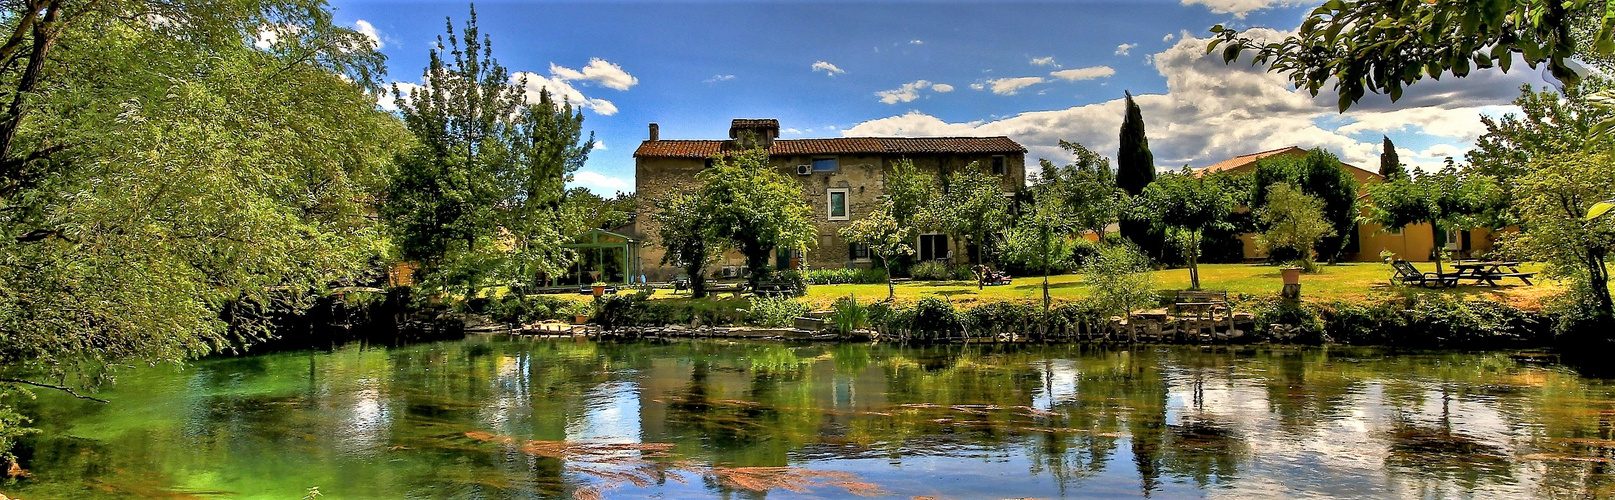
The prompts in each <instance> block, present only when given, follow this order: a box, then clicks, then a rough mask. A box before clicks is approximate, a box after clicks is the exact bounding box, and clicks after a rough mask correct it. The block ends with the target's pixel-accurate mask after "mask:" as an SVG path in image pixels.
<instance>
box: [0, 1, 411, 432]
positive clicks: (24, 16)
mask: <svg viewBox="0 0 1615 500" xmlns="http://www.w3.org/2000/svg"><path fill="white" fill-rule="evenodd" d="M8 7H14V8H16V10H12V11H10V14H9V15H7V16H5V17H4V18H3V20H0V29H3V30H4V31H6V32H7V33H8V34H9V35H10V36H9V40H13V41H15V42H16V43H8V44H6V45H5V46H4V47H3V48H0V61H5V62H6V63H5V64H3V65H0V106H5V107H6V110H7V111H6V112H5V113H4V115H3V116H0V165H3V168H0V206H3V209H0V371H3V372H4V373H3V374H0V378H4V379H5V380H7V381H8V383H7V384H6V387H8V388H10V387H16V384H18V383H23V382H15V381H20V380H26V381H27V382H28V383H40V384H46V385H58V386H63V387H66V388H74V387H78V388H83V387H87V386H93V385H94V384H95V383H97V382H99V381H102V380H104V379H105V378H107V377H109V376H110V373H111V370H112V368H113V367H114V366H118V365H128V364H148V363H163V362H172V363H179V362H183V361H185V360H187V359H190V358H193V357H196V356H199V355H203V354H206V353H210V352H215V351H218V350H221V349H228V348H231V347H233V346H237V345H241V344H242V343H245V342H250V341H251V340H252V339H257V338H261V337H263V336H265V335H267V334H268V333H269V325H268V324H267V322H266V321H265V320H264V318H265V317H266V315H267V314H269V313H270V312H274V311H287V310H296V309H298V308H299V307H301V306H303V305H306V304H307V303H308V302H309V300H308V299H309V298H310V297H313V296H316V295H317V294H318V293H319V292H320V291H321V290H323V289H325V288H326V287H327V286H329V285H332V284H342V283H350V284H355V283H367V282H368V280H370V279H374V276H372V275H367V270H370V269H374V268H375V266H374V263H375V262H377V261H378V259H379V256H380V255H381V253H382V252H383V251H384V247H385V245H384V243H385V239H384V238H383V237H382V235H381V232H380V231H379V229H378V228H377V227H376V226H375V224H374V223H373V222H372V221H371V220H370V219H369V218H368V217H367V214H368V213H369V212H370V208H369V205H368V204H369V203H370V202H371V201H373V200H375V199H377V197H378V195H379V193H380V191H381V186H382V185H383V183H384V178H385V174H386V171H387V169H388V167H389V165H390V161H391V158H392V156H393V155H394V154H395V153H397V152H398V151H399V148H400V147H407V146H408V145H409V144H410V137H409V135H408V134H407V133H406V132H405V131H404V130H403V128H402V127H401V126H400V125H399V124H398V122H397V120H396V119H395V118H394V117H392V116H389V115H387V114H386V113H384V112H381V111H378V110H376V109H375V96H374V94H371V93H369V90H373V89H375V88H376V87H377V85H376V82H375V78H376V77H377V76H379V75H380V74H382V70H381V64H382V62H383V58H382V56H381V55H380V54H379V53H377V52H375V51H374V47H373V46H372V45H371V42H370V41H369V39H368V38H367V37H365V36H364V35H363V34H360V33H358V32H355V31H353V30H349V29H345V28H341V27H338V26H335V25H334V24H332V21H331V15H330V12H329V11H328V9H327V6H326V5H325V4H324V3H323V2H320V1H267V2H265V1H225V2H191V1H178V2H144V1H127V2H68V1H63V0H41V1H29V2H18V3H16V4H8ZM265 26H272V27H275V29H274V31H276V32H277V33H278V36H275V37H267V36H264V34H265V33H264V31H263V27H265ZM254 42H258V43H259V44H260V45H261V47H255V46H254ZM108 75H116V77H115V78H108ZM7 390H10V389H7ZM0 413H5V412H0ZM0 419H4V420H6V423H14V422H15V420H14V419H8V418H6V417H5V416H4V415H0ZM0 427H5V425H0ZM0 441H3V439H0ZM5 444H7V443H3V442H0V448H4V447H5Z"/></svg>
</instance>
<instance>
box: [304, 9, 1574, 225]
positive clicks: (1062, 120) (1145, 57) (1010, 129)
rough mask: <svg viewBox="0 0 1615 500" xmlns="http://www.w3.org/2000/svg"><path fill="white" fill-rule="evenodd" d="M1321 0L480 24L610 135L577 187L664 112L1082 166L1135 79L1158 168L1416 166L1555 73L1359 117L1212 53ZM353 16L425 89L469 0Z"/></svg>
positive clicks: (618, 167) (611, 172) (627, 150)
mask: <svg viewBox="0 0 1615 500" xmlns="http://www.w3.org/2000/svg"><path fill="white" fill-rule="evenodd" d="M1312 3H1313V2H1305V3H1298V2H1295V1H1294V0H1181V3H1180V2H1178V1H1166V0H1150V1H1136V2H1098V1H1075V2H1040V3H1014V2H996V3H990V4H972V3H962V2H946V3H944V2H924V1H908V2H900V3H897V2H894V3H874V2H861V1H841V2H827V3H811V4H810V3H799V2H777V1H770V2H730V1H715V2H685V3H677V4H667V3H645V2H637V3H622V2H567V3H556V2H500V3H486V2H485V3H479V4H478V5H477V14H478V18H479V19H478V20H479V25H480V27H481V29H482V31H483V33H485V34H487V35H489V36H491V37H492V38H493V43H494V54H495V57H497V58H498V59H499V61H500V62H501V63H502V64H504V65H505V66H506V67H507V68H509V69H510V70H511V71H512V72H526V73H530V76H529V87H530V88H532V89H535V91H536V89H537V88H539V87H540V86H547V87H548V88H550V90H551V91H552V92H557V93H561V94H564V95H568V96H569V97H570V98H571V99H572V100H573V101H574V102H575V103H576V104H578V105H581V106H583V107H584V115H585V121H584V127H585V129H586V130H592V131H594V132H595V134H596V136H595V137H596V139H597V140H599V141H600V142H601V143H602V145H603V147H602V148H598V149H597V150H596V151H595V152H594V153H593V154H592V155H591V156H590V159H589V162H588V164H587V165H586V166H585V167H584V169H583V170H582V171H580V172H579V173H578V175H577V179H576V181H575V182H574V184H575V185H583V186H587V187H589V188H591V189H594V190H595V191H597V192H603V193H604V194H610V193H611V192H613V191H615V190H625V191H631V190H632V187H633V158H632V154H633V150H634V148H636V147H637V146H638V144H639V142H640V141H642V140H644V139H645V137H646V124H647V123H649V122H656V123H658V124H660V126H661V136H662V138H665V139H717V138H723V137H725V136H726V133H727V130H728V124H729V120H730V119H732V118H778V119H779V120H780V125H781V128H783V129H785V133H784V134H783V136H784V137H786V138H798V137H838V136H842V135H858V136H928V135H1008V136H1010V137H1011V138H1013V139H1015V140H1017V141H1020V142H1021V143H1022V144H1025V145H1026V146H1027V147H1028V148H1029V149H1030V150H1031V154H1030V155H1029V158H1028V162H1029V163H1030V162H1033V161H1035V159H1036V158H1040V157H1043V158H1050V159H1053V160H1056V161H1061V162H1063V161H1065V160H1067V157H1066V156H1065V155H1063V154H1061V152H1060V151H1059V150H1058V148H1057V147H1055V146H1056V144H1057V142H1058V140H1059V139H1066V140H1072V141H1076V142H1081V143H1083V144H1086V145H1089V146H1090V147H1092V148H1094V149H1095V150H1096V151H1100V152H1102V153H1106V154H1110V155H1114V152H1115V148H1116V135H1117V130H1118V127H1119V125H1120V121H1121V104H1120V98H1121V97H1122V92H1123V91H1124V90H1127V91H1131V92H1132V93H1133V94H1134V95H1135V96H1137V97H1138V100H1139V103H1140V105H1141V106H1142V107H1143V108H1144V116H1145V122H1146V124H1147V127H1148V130H1147V131H1148V134H1149V137H1150V142H1151V146H1152V149H1153V150H1154V151H1155V153H1156V159H1157V164H1158V165H1160V166H1163V167H1170V166H1179V165H1183V164H1189V165H1193V166H1203V165H1207V164H1210V163H1214V162H1216V161H1219V160H1222V159H1225V158H1227V157H1230V156H1234V155H1239V154H1244V153H1250V152H1255V151H1260V150H1265V149H1274V148H1278V147H1283V146H1289V145H1300V146H1303V147H1325V148H1327V149H1330V150H1331V151H1334V152H1335V153H1336V154H1338V155H1341V156H1342V158H1344V159H1346V160H1347V161H1348V162H1352V163H1355V164H1358V165H1362V166H1368V167H1370V168H1372V167H1373V165H1376V164H1377V163H1375V162H1377V159H1376V158H1377V155H1378V153H1379V144H1380V136H1381V135H1382V134H1388V135H1390V136H1391V137H1392V139H1393V140H1395V141H1396V142H1397V146H1398V149H1399V150H1400V151H1399V152H1400V153H1401V156H1402V158H1403V161H1405V162H1408V163H1413V164H1416V165H1436V164H1439V163H1440V161H1441V159H1442V158H1443V157H1445V156H1449V155H1458V156H1461V155H1462V152H1463V151H1465V150H1467V149H1468V148H1469V144H1471V143H1472V141H1473V140H1474V137H1475V136H1476V135H1478V134H1479V133H1481V132H1483V131H1484V130H1483V129H1482V128H1480V122H1479V119H1478V116H1479V115H1480V114H1481V113H1487V114H1493V115H1496V114H1501V113H1506V112H1509V111H1510V110H1511V109H1512V108H1511V107H1510V106H1508V103H1509V101H1510V100H1511V99H1512V98H1513V97H1514V95H1515V94H1517V88H1518V87H1519V85H1520V84H1521V83H1530V84H1534V85H1542V84H1543V82H1542V79H1541V77H1540V75H1539V72H1536V71H1532V70H1530V69H1529V68H1526V67H1525V66H1524V65H1523V64H1522V65H1517V68H1516V69H1515V71H1513V72H1511V73H1509V74H1507V75H1504V74H1501V73H1482V74H1478V75H1472V76H1471V77H1469V78H1465V79H1451V78H1448V79H1443V80H1442V81H1440V82H1430V83H1420V84H1417V85H1415V86H1414V87H1413V88H1412V89H1410V92H1409V93H1408V94H1407V95H1405V96H1404V98H1403V99H1402V100H1401V102H1398V103H1394V104H1393V103H1390V102H1389V101H1388V100H1387V99H1383V98H1375V97H1371V98H1369V99H1366V100H1365V102H1364V103H1363V104H1362V105H1360V106H1359V107H1358V108H1356V109H1354V110H1353V111H1350V112H1348V113H1346V114H1344V115H1340V114H1337V113H1335V111H1334V106H1333V100H1332V99H1330V98H1327V96H1324V97H1320V98H1318V99H1313V98H1310V97H1309V96H1306V95H1305V94H1302V93H1297V92H1295V91H1294V90H1293V89H1291V88H1289V87H1288V85H1287V84H1286V83H1285V81H1284V79H1283V78H1282V77H1281V76H1278V75H1273V74H1269V73H1265V72H1264V71H1262V70H1261V69H1260V68H1250V67H1249V66H1248V65H1246V64H1237V63H1236V64H1235V65H1232V66H1229V65H1223V64H1222V63H1221V61H1220V59H1218V58H1216V57H1215V56H1204V54H1203V53H1204V47H1205V41H1204V40H1203V38H1204V37H1205V36H1207V35H1206V34H1207V28H1209V27H1210V26H1212V25H1214V24H1219V23H1221V24H1226V25H1231V26H1235V27H1239V28H1242V29H1243V28H1254V29H1255V30H1256V31H1255V32H1253V33H1257V34H1267V35H1269V36H1279V35H1282V33H1283V32H1284V31H1286V30H1291V29H1293V28H1294V27H1295V26H1296V25H1297V24H1299V22H1300V19H1301V17H1302V16H1303V15H1304V13H1305V12H1306V11H1307V10H1308V9H1310V8H1311V7H1312V6H1313V5H1312ZM334 6H335V7H336V8H337V19H338V21H339V22H342V23H345V24H348V25H350V26H356V27H358V28H360V29H361V30H362V31H366V32H367V33H372V34H373V36H374V37H375V38H376V39H377V40H378V41H379V42H380V43H381V51H382V52H384V53H386V54H387V56H388V69H389V75H388V78H389V79H390V80H393V81H398V82H402V83H406V84H407V83H415V82H419V81H420V73H421V70H422V68H423V67H424V66H425V64H426V59H427V51H428V50H429V49H430V48H431V47H432V44H433V43H434V42H435V40H436V38H437V37H438V36H439V35H441V34H443V33H444V32H445V18H447V17H452V18H453V19H454V23H455V25H456V26H457V27H458V26H460V25H461V24H462V23H463V22H464V20H465V19H466V17H467V13H468V10H467V4H465V3H438V2H411V3H396V2H371V1H336V2H334Z"/></svg>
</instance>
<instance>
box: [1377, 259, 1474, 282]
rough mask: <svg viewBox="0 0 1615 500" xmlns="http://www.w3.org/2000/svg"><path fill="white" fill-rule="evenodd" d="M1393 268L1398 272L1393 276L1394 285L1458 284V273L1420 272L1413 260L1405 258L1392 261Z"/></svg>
mask: <svg viewBox="0 0 1615 500" xmlns="http://www.w3.org/2000/svg"><path fill="white" fill-rule="evenodd" d="M1391 269H1395V270H1396V274H1395V275H1393V276H1391V284H1392V285H1418V286H1422V287H1425V288H1437V287H1454V286H1458V278H1459V276H1458V275H1457V274H1437V273H1425V272H1420V271H1419V268H1417V267H1413V263H1412V262H1408V261H1405V260H1393V261H1391Z"/></svg>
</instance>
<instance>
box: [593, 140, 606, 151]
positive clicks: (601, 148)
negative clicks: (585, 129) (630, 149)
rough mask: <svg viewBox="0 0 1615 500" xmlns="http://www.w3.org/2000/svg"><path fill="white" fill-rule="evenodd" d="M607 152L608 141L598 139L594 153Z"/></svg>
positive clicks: (595, 142)
mask: <svg viewBox="0 0 1615 500" xmlns="http://www.w3.org/2000/svg"><path fill="white" fill-rule="evenodd" d="M605 150H606V141H602V140H599V139H596V140H595V141H594V151H605Z"/></svg>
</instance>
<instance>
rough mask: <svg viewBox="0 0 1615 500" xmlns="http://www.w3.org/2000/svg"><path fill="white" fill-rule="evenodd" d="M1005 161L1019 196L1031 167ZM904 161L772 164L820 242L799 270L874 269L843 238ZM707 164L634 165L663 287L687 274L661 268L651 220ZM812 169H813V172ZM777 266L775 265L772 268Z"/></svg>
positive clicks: (980, 163) (944, 159)
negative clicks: (840, 214) (798, 196)
mask: <svg viewBox="0 0 1615 500" xmlns="http://www.w3.org/2000/svg"><path fill="white" fill-rule="evenodd" d="M993 156H995V155H990V154H981V155H953V154H939V155H918V156H910V157H909V158H910V159H911V160H912V161H913V162H914V165H915V167H917V168H919V169H921V170H922V171H928V172H931V173H932V174H937V175H939V176H940V175H946V174H948V173H951V172H955V171H959V170H960V169H964V168H966V167H967V166H969V165H970V164H971V162H977V167H978V168H981V169H982V171H990V169H991V168H992V166H991V165H992V157H993ZM1001 156H1004V157H1005V162H1004V163H1005V175H1004V177H1003V188H1004V191H1005V192H1006V193H1009V192H1014V191H1015V189H1016V188H1017V187H1019V186H1022V185H1024V184H1025V182H1026V162H1025V156H1024V155H1022V154H1010V155H1001ZM830 157H834V158H835V159H836V161H837V169H836V171H835V172H813V173H811V174H808V175H799V174H798V168H797V167H798V166H800V165H812V164H813V160H814V159H815V158H830ZM901 158H902V157H900V156H896V155H879V154H858V155H801V156H775V157H771V158H769V164H770V165H771V166H773V167H774V168H775V169H776V170H777V171H779V173H780V174H782V175H785V176H787V177H790V178H792V179H796V180H797V181H798V185H799V186H800V187H801V190H802V198H803V200H804V201H805V202H806V203H807V206H808V207H809V208H810V209H811V214H812V221H813V227H814V228H815V230H816V233H817V235H816V236H817V237H816V239H815V244H814V245H813V247H812V248H810V249H809V250H808V252H807V253H806V255H804V256H802V257H803V258H801V259H799V260H798V265H799V266H800V267H802V268H806V269H835V268H843V267H847V266H856V267H869V266H870V265H872V263H871V262H870V261H869V260H859V261H853V260H851V256H850V255H849V253H848V250H849V249H848V245H847V241H846V240H844V239H842V238H841V235H840V230H841V228H842V227H845V226H846V225H847V224H849V223H850V222H851V221H854V220H858V219H859V218H862V217H865V216H867V215H869V213H870V212H872V211H874V210H875V209H876V208H877V207H878V206H879V204H880V197H881V196H882V195H884V194H885V192H886V182H885V180H886V170H887V168H888V167H889V166H890V165H891V164H892V163H894V162H896V161H898V160H900V159H901ZM705 164H706V161H705V160H701V159H687V158H660V157H651V158H637V159H636V162H635V187H636V189H637V190H638V193H639V207H638V210H639V216H638V217H637V218H636V222H635V229H634V234H633V236H634V237H635V238H639V239H640V240H641V241H644V242H646V245H647V246H646V247H645V248H644V249H643V250H642V251H641V252H640V256H641V263H640V264H641V267H640V268H641V269H642V270H643V274H644V275H645V276H646V278H647V279H649V280H652V281H662V280H667V279H671V278H673V277H675V276H677V275H679V274H681V273H682V271H680V270H678V269H676V268H673V267H671V266H663V265H662V264H661V260H662V256H663V255H664V254H665V253H666V250H665V249H664V248H662V247H661V246H660V244H659V241H658V239H657V237H656V231H657V227H656V223H655V221H653V220H651V219H652V218H651V217H650V214H652V213H654V211H655V210H656V209H657V208H656V203H657V200H658V199H660V198H662V197H664V196H666V194H667V193H669V192H672V191H673V190H689V189H694V188H695V187H696V181H695V175H696V173H698V172H700V170H701V169H702V168H703V167H704V166H705ZM809 168H810V169H811V167H809ZM838 189H845V190H846V193H847V210H848V213H847V217H846V219H845V220H831V219H830V196H829V193H830V192H832V191H833V190H838ZM953 243H954V244H955V245H954V246H956V247H957V249H956V250H955V252H954V259H953V260H954V262H956V263H963V262H967V261H968V260H969V259H968V256H967V255H966V253H965V252H964V251H963V248H964V247H963V245H959V244H957V243H958V242H953ZM771 264H772V262H771ZM725 266H735V267H737V268H744V267H745V259H744V258H743V257H741V256H740V255H739V254H738V253H736V252H729V253H728V254H727V255H725V256H723V257H722V258H721V259H720V260H719V262H718V263H717V264H715V265H714V266H712V267H711V268H710V270H709V271H708V272H709V273H710V272H717V271H718V270H721V269H722V268H723V267H725Z"/></svg>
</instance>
